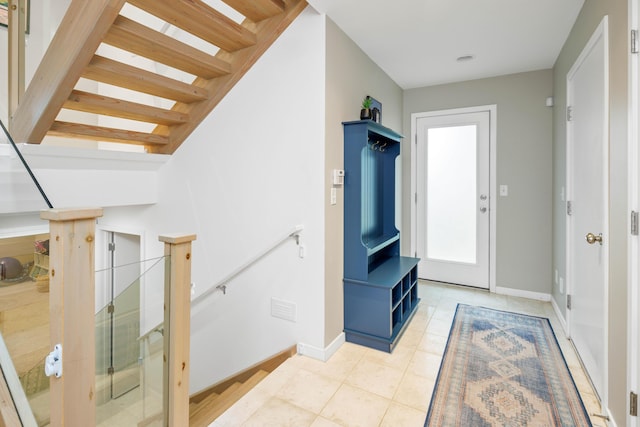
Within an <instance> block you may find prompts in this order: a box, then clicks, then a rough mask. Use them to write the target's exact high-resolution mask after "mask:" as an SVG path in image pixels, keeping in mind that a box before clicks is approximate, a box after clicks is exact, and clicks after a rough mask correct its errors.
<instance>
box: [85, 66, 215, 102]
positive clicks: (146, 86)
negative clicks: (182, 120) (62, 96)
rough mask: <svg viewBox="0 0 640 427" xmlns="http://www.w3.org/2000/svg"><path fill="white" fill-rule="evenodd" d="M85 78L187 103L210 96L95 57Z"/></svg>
mask: <svg viewBox="0 0 640 427" xmlns="http://www.w3.org/2000/svg"><path fill="white" fill-rule="evenodd" d="M82 76H83V77H85V78H87V79H90V80H95V81H98V82H102V83H107V84H111V85H114V86H118V87H123V88H126V89H131V90H134V91H138V92H143V93H147V94H150V95H155V96H159V97H161V98H167V99H172V100H174V101H180V102H184V103H187V104H188V103H191V102H197V101H204V100H205V99H207V98H208V96H209V92H208V91H207V90H206V89H203V88H201V87H198V86H194V85H190V84H187V83H183V82H179V81H177V80H173V79H170V78H168V77H164V76H161V75H159V74H155V73H152V72H149V71H146V70H142V69H140V68H136V67H132V66H131V65H127V64H123V63H122V62H118V61H114V60H112V59H109V58H104V57H102V56H99V55H94V57H93V59H92V60H91V62H90V63H89V65H88V66H87V68H86V69H85V70H84V72H83V74H82Z"/></svg>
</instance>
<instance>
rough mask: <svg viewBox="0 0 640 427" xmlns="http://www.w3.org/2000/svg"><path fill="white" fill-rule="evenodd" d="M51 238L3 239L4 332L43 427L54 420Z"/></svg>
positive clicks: (0, 290)
mask: <svg viewBox="0 0 640 427" xmlns="http://www.w3.org/2000/svg"><path fill="white" fill-rule="evenodd" d="M48 238H49V236H48V234H36V235H28V236H16V237H8V238H3V239H0V332H1V333H2V336H3V339H4V343H5V345H6V348H7V350H8V353H9V356H10V358H11V360H12V364H13V367H14V368H15V373H16V374H17V377H18V379H19V382H20V384H21V385H22V390H23V392H24V395H26V398H27V400H28V402H29V405H30V406H31V410H32V412H33V415H34V416H35V419H36V421H37V424H38V425H39V426H43V425H47V424H48V420H49V394H48V390H49V378H47V377H46V376H45V374H44V360H45V357H46V356H47V354H49V351H50V349H49V342H50V340H49V251H48ZM3 368H5V369H6V368H7V367H5V366H4V365H3ZM5 376H6V374H5ZM12 393H13V391H12Z"/></svg>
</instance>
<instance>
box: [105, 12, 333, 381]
mask: <svg viewBox="0 0 640 427" xmlns="http://www.w3.org/2000/svg"><path fill="white" fill-rule="evenodd" d="M324 31H325V30H324V17H323V16H321V15H318V14H317V13H316V12H315V11H314V10H313V9H311V8H308V9H306V10H305V11H304V12H303V13H302V14H301V15H300V16H299V17H298V18H297V19H296V21H295V22H293V23H292V24H291V26H290V27H289V28H288V29H287V30H286V31H285V32H284V33H283V34H282V36H281V37H280V38H279V39H278V41H276V43H275V44H274V45H273V46H271V48H270V49H269V50H268V51H267V52H266V53H265V54H264V55H263V56H262V58H260V60H259V61H258V62H257V63H256V64H255V65H254V67H253V68H252V69H251V70H250V71H249V72H248V73H247V74H246V75H245V76H244V78H243V79H242V80H241V81H240V82H239V83H238V84H237V85H236V86H235V87H234V89H233V90H232V91H231V92H230V93H229V94H228V95H227V97H225V99H224V100H223V101H222V102H221V103H220V104H219V105H218V107H217V108H216V110H215V111H214V113H213V114H211V115H210V116H209V117H208V118H206V119H205V120H204V121H203V122H202V123H201V125H200V126H199V127H198V128H197V129H196V131H195V132H194V133H193V134H192V135H191V136H190V137H189V139H188V140H187V141H186V142H185V143H184V144H183V145H182V146H181V147H180V149H179V150H178V151H176V152H175V153H174V154H173V155H172V156H171V158H170V159H169V161H168V162H167V164H166V165H164V166H162V167H161V168H160V169H159V171H158V179H159V181H158V201H157V203H155V204H153V205H148V206H127V207H125V206H123V207H108V208H105V210H104V215H103V217H102V218H100V220H99V226H100V227H109V229H112V230H115V231H118V230H119V229H120V230H122V231H123V232H128V233H134V232H135V231H136V230H144V234H145V236H144V237H143V240H142V243H143V246H144V248H143V250H144V253H145V257H146V258H151V257H153V256H155V255H157V254H158V251H159V250H160V249H159V247H160V245H159V243H158V242H157V241H156V239H155V238H153V236H154V235H156V234H158V232H157V231H158V230H179V231H187V232H193V233H194V234H197V235H198V239H197V240H196V241H194V242H193V257H194V260H193V270H192V281H193V283H194V284H195V297H197V296H198V295H200V294H201V293H202V292H204V291H205V290H206V289H208V288H209V287H210V286H212V285H213V284H215V283H216V282H217V281H218V280H220V279H222V278H223V277H224V276H226V275H228V274H229V273H230V272H231V271H233V270H234V269H236V268H237V267H238V266H240V265H242V264H244V263H245V262H246V261H247V260H249V259H250V258H252V257H253V256H254V255H256V254H257V253H258V252H260V251H262V250H263V249H264V248H266V247H268V246H270V245H271V244H272V243H273V242H274V241H275V240H277V239H278V238H280V237H281V235H282V234H283V233H286V232H288V231H289V230H291V228H292V227H294V226H296V225H298V224H301V225H304V231H303V232H302V236H301V244H302V245H303V246H304V248H305V254H304V255H305V256H304V258H300V257H299V248H298V246H297V245H296V244H295V241H294V240H293V239H289V240H288V241H287V242H285V243H284V244H283V245H281V246H280V247H278V248H277V249H276V250H274V251H273V252H271V253H270V254H269V255H268V256H267V257H265V258H264V259H263V260H261V261H260V262H259V263H257V264H255V265H254V266H253V267H252V268H250V269H249V270H247V271H246V272H245V273H243V274H242V275H241V276H239V277H237V278H236V279H235V280H233V281H232V282H231V283H229V284H228V286H227V293H226V295H223V294H222V293H221V292H216V293H214V294H213V295H211V296H210V297H208V298H207V299H206V300H204V302H203V304H202V305H199V306H198V307H196V308H194V309H193V311H192V323H191V326H192V336H191V343H192V348H191V370H192V376H191V380H190V385H191V393H192V394H193V393H196V392H198V391H200V390H203V389H206V388H208V387H209V386H211V385H212V384H216V383H218V382H219V381H221V380H223V379H225V378H228V377H230V376H232V375H234V374H236V373H237V372H239V371H242V370H244V369H246V368H247V367H249V366H252V365H254V364H255V363H257V362H259V361H262V360H265V359H267V358H268V357H270V356H272V355H273V354H275V353H277V352H279V351H281V350H282V349H283V348H289V347H291V346H292V345H296V344H298V343H304V344H305V345H308V346H312V347H315V348H323V347H324V341H323V305H324V302H323V301H324V270H323V269H324V267H323V265H324V264H323V263H324V251H323V245H324V243H323V240H324V225H323V224H324V222H323V206H324V202H325V201H324V198H323V197H322V192H323V188H324V184H325V182H324V172H323V171H324V169H323V168H324V166H323V164H324V162H323V156H324V154H323V153H324V115H323V113H322V112H323V111H324V92H325V87H324V69H325V62H324V61H325V60H324ZM249 105H254V106H255V111H253V112H247V111H246V109H247V106H249ZM305 106H308V107H309V108H308V109H307V108H302V107H305ZM272 297H276V298H279V299H281V300H285V301H290V302H293V303H295V304H296V307H297V318H296V320H295V321H289V320H283V319H280V318H275V317H272V316H271V306H270V304H271V298H272ZM145 298H154V296H153V295H144V296H143V300H144V299H145Z"/></svg>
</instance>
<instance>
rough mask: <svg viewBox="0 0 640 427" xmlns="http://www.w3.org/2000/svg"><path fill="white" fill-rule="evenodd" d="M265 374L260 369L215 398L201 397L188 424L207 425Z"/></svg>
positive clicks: (265, 372) (196, 426) (265, 373)
mask: <svg viewBox="0 0 640 427" xmlns="http://www.w3.org/2000/svg"><path fill="white" fill-rule="evenodd" d="M267 375H269V373H268V372H267V371H262V370H260V371H258V372H256V373H255V374H253V376H251V378H249V379H248V380H247V381H245V382H244V383H234V384H233V385H231V386H230V387H229V388H227V390H225V391H224V392H222V393H221V394H220V395H219V396H217V397H216V398H213V399H210V398H209V397H207V398H205V399H203V400H202V401H201V402H200V403H198V407H197V409H196V410H195V411H193V412H192V413H191V414H190V416H189V425H190V426H195V427H199V426H208V425H209V424H210V423H212V422H213V421H214V420H215V419H216V418H218V417H219V416H220V415H222V414H223V413H224V412H225V411H226V410H227V409H229V408H230V407H231V406H233V404H234V403H236V402H237V401H238V400H240V399H241V398H242V396H244V395H245V394H247V393H248V392H249V391H250V390H251V389H253V388H254V387H255V386H256V385H257V384H258V383H259V382H260V381H262V380H263V379H264V378H265V377H266V376H267Z"/></svg>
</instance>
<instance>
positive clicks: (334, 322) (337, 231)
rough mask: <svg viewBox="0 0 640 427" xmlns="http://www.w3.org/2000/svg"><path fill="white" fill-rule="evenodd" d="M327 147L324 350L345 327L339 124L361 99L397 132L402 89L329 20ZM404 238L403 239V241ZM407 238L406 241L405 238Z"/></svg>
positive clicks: (356, 112)
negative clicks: (336, 183)
mask: <svg viewBox="0 0 640 427" xmlns="http://www.w3.org/2000/svg"><path fill="white" fill-rule="evenodd" d="M326 38H327V43H326V49H327V52H326V64H327V65H326V67H327V68H326V144H325V183H326V184H325V192H324V200H325V230H326V232H325V292H326V295H325V302H326V305H325V340H326V343H325V345H328V344H329V343H330V342H331V341H332V340H333V339H335V338H336V336H337V335H339V334H340V333H342V329H343V327H344V324H343V323H344V318H343V296H342V273H343V259H342V257H343V233H342V231H343V228H342V227H343V210H344V203H343V194H344V193H343V189H342V187H338V189H337V191H338V203H337V204H336V205H331V204H330V203H329V195H330V191H331V173H332V170H333V169H343V168H344V163H343V133H342V122H344V121H351V120H359V119H360V105H361V103H362V99H363V98H364V97H365V96H366V95H371V96H372V97H374V98H375V99H377V100H378V101H380V102H381V103H382V107H383V115H382V119H383V124H384V125H385V126H387V127H390V128H392V129H395V130H397V131H399V130H400V127H401V125H402V121H401V117H402V89H400V87H399V86H398V85H397V84H395V83H394V82H393V81H392V80H391V79H390V78H389V76H387V75H386V74H385V73H384V72H383V71H382V70H381V69H380V67H378V66H377V65H376V64H375V63H374V62H373V61H371V59H370V58H369V57H368V56H366V55H365V54H364V53H363V52H362V50H361V49H360V48H359V47H358V46H357V45H356V44H355V43H354V42H353V41H352V40H351V39H350V38H349V37H347V35H346V34H345V33H344V32H343V31H342V30H340V28H338V26H337V25H336V24H334V23H333V22H332V21H331V20H330V19H329V18H327V27H326ZM403 238H404V237H403ZM407 238H408V237H407Z"/></svg>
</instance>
